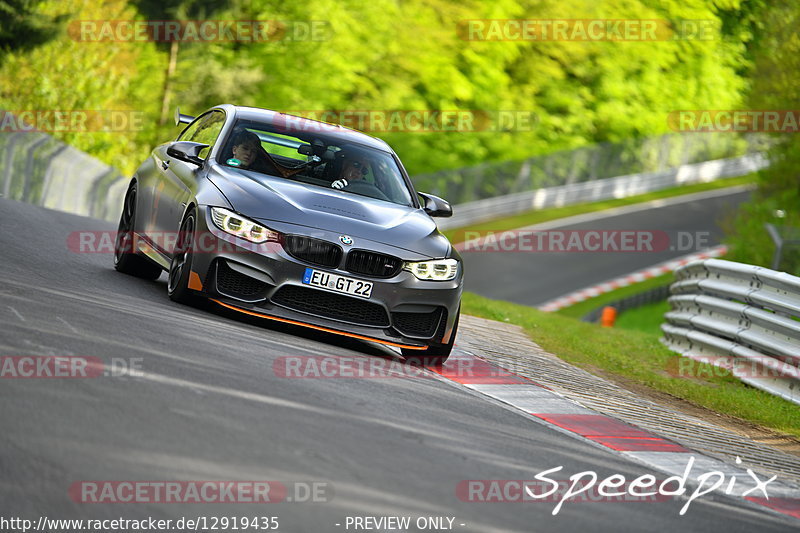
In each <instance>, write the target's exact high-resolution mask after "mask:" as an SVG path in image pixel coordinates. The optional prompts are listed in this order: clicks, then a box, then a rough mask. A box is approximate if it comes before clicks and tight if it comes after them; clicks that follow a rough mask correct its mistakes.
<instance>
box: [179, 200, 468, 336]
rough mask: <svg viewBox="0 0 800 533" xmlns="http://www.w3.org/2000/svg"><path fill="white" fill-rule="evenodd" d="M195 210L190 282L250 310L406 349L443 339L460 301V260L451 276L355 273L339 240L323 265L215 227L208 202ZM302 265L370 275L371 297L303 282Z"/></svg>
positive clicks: (299, 231) (302, 231)
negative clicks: (331, 263)
mask: <svg viewBox="0 0 800 533" xmlns="http://www.w3.org/2000/svg"><path fill="white" fill-rule="evenodd" d="M198 214H199V216H198V217H197V218H198V221H197V230H196V237H195V253H194V254H193V256H192V266H191V270H192V274H191V276H190V284H189V287H190V288H191V289H194V290H196V291H198V292H200V293H202V294H203V295H204V296H206V297H208V298H209V299H211V300H212V301H215V302H217V303H218V304H220V305H223V306H225V307H227V308H231V309H234V310H236V311H240V312H244V313H246V314H250V315H255V316H261V317H263V318H269V319H273V320H278V321H281V322H288V323H292V324H298V325H302V326H308V327H312V328H314V329H317V330H322V331H326V332H331V333H337V334H343V335H347V336H350V337H356V338H361V339H364V340H370V341H375V342H380V343H383V344H388V345H393V346H398V347H402V348H407V349H424V348H426V347H427V346H429V345H436V344H446V343H447V342H449V340H450V336H451V334H452V330H453V325H454V323H455V321H456V318H457V315H458V312H459V303H460V301H461V292H462V285H463V272H462V267H461V265H460V266H459V272H458V274H457V276H456V278H455V279H453V280H450V281H423V280H419V279H417V278H416V277H415V276H414V275H413V274H412V273H410V272H407V271H405V270H400V272H399V273H397V274H396V275H394V276H392V277H391V278H377V277H371V276H365V275H361V274H354V273H352V272H349V271H347V270H344V269H343V265H344V264H345V262H346V253H347V251H348V250H347V249H346V248H347V247H346V246H345V247H341V248H343V249H345V250H344V253H345V256H344V257H342V259H341V261H340V264H339V266H338V267H336V268H333V267H322V266H318V265H314V264H312V263H308V262H305V261H302V260H299V259H297V258H295V257H293V256H291V255H289V253H288V252H287V251H286V249H284V247H283V246H282V245H281V244H279V243H276V242H268V243H264V244H261V245H255V244H252V243H250V242H248V241H245V240H242V239H240V238H237V237H235V236H233V235H230V234H227V233H225V232H223V231H221V230H220V229H219V228H217V227H216V226H215V225H214V224H213V222H212V221H211V218H210V209H209V208H208V207H206V206H200V207H199V208H198ZM273 229H277V230H278V231H281V232H282V233H290V234H295V235H304V236H312V237H313V238H317V239H322V240H325V241H327V242H330V243H334V244H335V243H336V241H337V239H338V234H337V233H334V232H325V231H323V230H317V229H313V231H312V230H311V229H310V228H304V227H287V226H285V225H284V226H282V227H280V228H273ZM310 233H313V235H309V234H310ZM337 246H338V245H337ZM376 248H380V249H376V250H374V251H375V252H378V253H384V254H387V255H393V256H395V257H399V258H401V259H408V260H419V259H418V258H416V257H415V258H413V259H412V258H408V257H406V258H404V257H403V253H404V251H403V250H400V249H398V248H393V247H390V246H386V245H379V246H376ZM405 254H406V255H409V254H408V252H405ZM307 268H313V269H315V270H318V271H323V272H328V273H332V274H338V275H340V276H345V277H348V278H352V279H356V280H360V281H369V282H371V283H372V284H373V286H372V292H371V295H370V298H369V299H364V298H359V297H356V296H350V295H345V294H342V293H338V292H334V291H332V290H327V289H321V288H317V287H310V286H309V285H307V284H304V283H303V277H304V274H305V272H306V269H307Z"/></svg>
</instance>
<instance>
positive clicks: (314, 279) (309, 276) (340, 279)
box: [303, 268, 372, 298]
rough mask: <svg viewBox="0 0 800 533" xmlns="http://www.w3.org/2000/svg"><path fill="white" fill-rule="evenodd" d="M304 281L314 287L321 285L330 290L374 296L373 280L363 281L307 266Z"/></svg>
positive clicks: (366, 296) (360, 296)
mask: <svg viewBox="0 0 800 533" xmlns="http://www.w3.org/2000/svg"><path fill="white" fill-rule="evenodd" d="M303 283H305V284H306V285H311V286H312V287H320V288H322V289H328V290H329V291H334V292H341V293H343V294H352V295H353V296H358V297H359V298H369V297H370V296H372V282H371V281H361V280H358V279H353V278H346V277H344V276H340V275H338V274H331V273H330V272H322V271H320V270H314V269H313V268H307V269H306V272H305V274H303Z"/></svg>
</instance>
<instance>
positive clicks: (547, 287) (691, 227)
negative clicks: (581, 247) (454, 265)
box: [462, 191, 768, 306]
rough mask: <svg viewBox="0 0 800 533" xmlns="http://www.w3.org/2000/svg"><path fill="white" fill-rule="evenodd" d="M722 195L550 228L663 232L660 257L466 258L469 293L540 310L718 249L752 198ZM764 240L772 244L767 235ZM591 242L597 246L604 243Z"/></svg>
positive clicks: (489, 254) (496, 254)
mask: <svg viewBox="0 0 800 533" xmlns="http://www.w3.org/2000/svg"><path fill="white" fill-rule="evenodd" d="M712 194H714V193H712ZM717 194H722V195H715V196H713V197H710V198H708V197H705V198H701V199H694V200H692V201H688V202H683V201H681V202H680V203H672V202H675V201H677V200H678V199H671V200H669V201H667V202H664V203H666V204H667V205H663V206H660V207H658V206H653V207H650V208H648V209H644V210H637V211H634V212H628V213H624V214H618V215H614V216H605V215H604V214H602V213H599V214H597V215H596V218H593V219H592V220H589V221H584V222H579V223H570V224H564V225H560V224H557V223H556V224H554V225H548V229H554V230H597V231H601V230H604V231H607V232H612V231H625V230H638V231H653V232H658V233H654V234H656V235H660V236H666V237H668V238H669V246H667V247H664V249H662V250H659V251H652V252H651V251H646V250H647V247H646V246H643V247H642V248H641V249H642V250H645V251H635V252H621V251H613V250H611V251H583V252H580V251H571V252H560V251H552V252H551V251H545V252H541V251H536V252H525V251H516V252H502V251H498V252H495V251H486V252H462V256H463V258H464V268H465V278H466V281H465V289H466V290H468V291H471V292H474V293H477V294H479V295H481V296H485V297H487V298H493V299H497V300H505V301H509V302H514V303H518V304H523V305H530V306H538V305H541V304H543V303H545V302H547V301H549V300H553V299H555V298H559V297H561V296H564V295H566V294H569V293H571V292H573V291H577V290H580V289H583V288H585V287H590V286H592V285H595V284H598V283H602V282H604V281H608V280H611V279H614V278H617V277H620V276H625V275H627V274H629V273H631V272H635V271H637V270H640V269H644V268H648V267H650V266H653V265H656V264H658V263H661V262H663V261H667V260H670V259H674V258H677V257H681V256H685V255H687V254H690V253H694V252H697V251H700V250H701V249H703V248H707V247H711V246H715V245H717V244H719V243H720V239H721V238H722V236H723V227H724V225H725V224H727V223H728V221H729V220H730V218H731V217H732V215H733V214H734V213H735V211H736V209H737V208H738V206H739V204H741V203H742V202H744V201H745V200H747V198H749V195H750V193H749V192H748V191H740V192H736V193H734V194H726V193H725V191H719V192H717ZM661 232H663V233H661ZM565 238H566V237H565ZM764 238H765V239H766V238H768V237H767V234H766V231H765V233H764ZM534 242H535V241H534ZM543 242H547V241H543ZM588 242H589V243H590V245H592V246H594V245H596V244H597V242H599V241H588ZM659 242H661V241H660V238H659V237H656V238H654V240H653V243H654V245H653V248H654V249H658V248H659V247H658V245H657V243H659ZM698 244H699V246H698ZM523 245H524V242H523ZM565 246H566V241H565ZM671 248H672V249H671ZM486 249H487V250H492V248H491V247H487V248H486ZM553 249H555V250H558V247H555V246H554V247H553ZM572 249H573V250H577V249H578V248H577V247H572Z"/></svg>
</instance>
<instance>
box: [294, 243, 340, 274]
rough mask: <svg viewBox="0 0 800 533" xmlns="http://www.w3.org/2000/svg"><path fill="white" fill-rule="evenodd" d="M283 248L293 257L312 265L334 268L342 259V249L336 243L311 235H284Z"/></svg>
mask: <svg viewBox="0 0 800 533" xmlns="http://www.w3.org/2000/svg"><path fill="white" fill-rule="evenodd" d="M283 248H284V249H285V250H286V253H288V254H289V255H291V256H292V257H294V258H295V259H299V260H300V261H305V262H306V263H311V264H312V265H319V266H325V267H331V268H336V267H338V266H339V263H341V261H342V249H341V248H340V247H339V246H338V245H336V244H333V243H330V242H328V241H323V240H320V239H312V238H311V237H303V236H301V235H286V236H285V238H284V241H283Z"/></svg>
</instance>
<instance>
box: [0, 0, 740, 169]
mask: <svg viewBox="0 0 800 533" xmlns="http://www.w3.org/2000/svg"><path fill="white" fill-rule="evenodd" d="M740 4H741V5H740ZM6 5H9V6H11V8H10V9H17V11H18V12H19V13H18V14H19V15H20V16H19V17H17V18H15V19H14V20H28V21H33V20H34V18H35V19H36V20H38V21H39V22H37V24H45V23H51V22H53V21H58V20H60V18H65V19H66V20H63V21H62V22H61V30H60V31H59V32H50V33H51V35H50V37H51V40H49V42H45V43H44V44H41V43H39V42H38V41H36V42H37V44H38V45H37V46H34V47H32V48H31V47H27V46H26V47H20V46H9V45H6V46H4V47H3V55H2V57H0V62H1V64H0V80H2V81H1V82H0V107H1V108H5V109H9V110H23V109H27V110H49V109H101V110H136V111H137V112H141V113H142V114H143V116H144V119H143V120H142V125H141V129H139V130H137V131H130V132H129V131H125V132H122V133H121V134H117V133H113V134H112V133H103V132H92V133H76V132H59V133H57V135H58V136H60V137H62V138H64V139H66V140H67V141H68V142H70V143H72V144H74V145H76V146H78V147H79V148H82V149H84V150H86V151H88V152H90V153H93V154H95V155H96V156H97V157H99V158H100V159H102V160H104V161H107V162H109V163H113V164H116V165H117V166H118V167H120V168H121V169H122V170H123V171H124V172H126V173H127V172H131V171H132V170H133V168H134V166H135V163H136V162H137V161H139V160H141V159H142V158H143V157H144V156H145V155H146V153H147V152H148V150H149V149H150V147H151V146H152V145H153V144H154V143H157V142H161V141H163V140H166V139H168V138H170V137H172V136H173V135H174V134H175V128H174V127H173V126H172V125H171V124H170V123H169V121H168V120H167V117H168V113H166V111H167V110H168V111H169V112H170V114H171V111H172V110H173V109H174V107H175V106H176V105H180V107H181V109H183V110H185V111H186V112H189V113H192V112H197V111H200V110H202V109H204V108H206V107H208V106H210V105H214V104H217V103H220V102H234V103H239V104H244V105H253V106H259V107H267V108H273V109H280V110H289V111H292V110H294V111H321V110H338V111H344V110H472V111H485V112H487V113H489V116H492V115H491V113H494V112H497V111H502V110H506V111H508V110H511V111H515V110H516V111H523V112H530V113H535V116H536V117H537V120H536V122H535V123H534V124H533V126H532V127H525V126H524V127H523V128H522V129H523V130H526V131H515V129H517V128H514V127H512V128H511V131H480V132H469V133H463V132H425V133H422V132H404V131H388V132H376V134H377V135H379V136H381V137H383V138H385V139H386V140H387V141H388V142H389V143H390V144H391V145H392V146H393V147H395V149H396V150H397V151H398V153H399V154H400V155H401V157H402V158H403V160H404V162H405V163H406V165H407V167H408V168H409V171H410V172H411V173H412V174H416V173H422V172H431V171H435V170H439V169H444V168H454V167H460V166H465V165H472V164H477V163H481V162H486V161H501V160H509V159H522V158H524V157H529V156H532V155H536V154H541V153H547V152H552V151H555V150H560V149H565V148H572V147H576V146H582V145H587V144H591V143H595V142H603V141H619V140H625V139H629V138H633V137H641V136H649V135H654V134H659V133H664V132H668V131H670V130H669V127H668V123H667V115H668V113H669V112H670V111H673V110H676V109H722V108H734V107H736V106H739V105H741V104H742V102H743V101H744V98H745V95H746V92H747V89H748V85H749V82H748V78H747V74H748V73H749V71H750V68H751V67H750V63H751V61H752V59H751V57H750V54H749V51H748V48H747V45H748V43H749V42H750V40H751V39H752V35H753V32H752V29H751V28H752V26H753V24H754V21H753V20H752V17H751V16H750V12H751V11H752V9H750V8H748V5H749V4H747V3H746V2H740V1H739V0H710V1H709V0H667V1H664V0H608V1H604V2H596V1H595V0H559V1H553V0H497V1H493V2H483V1H481V0H460V1H453V0H403V1H401V0H373V1H372V2H362V1H361V0H311V1H308V2H285V1H281V0H229V1H227V2H220V1H216V2H211V1H208V0H182V1H174V2H163V1H161V2H156V1H154V0H138V1H127V2H126V1H122V0H110V1H105V2H97V1H95V0H43V1H40V2H30V1H25V0H20V1H18V2H11V3H7V4H6ZM15 5H16V7H15ZM743 14H744V15H747V16H746V17H742V16H740V15H743ZM12 18H13V17H10V18H9V20H11V19H12ZM487 18H491V19H515V18H526V19H578V18H582V19H589V18H609V19H663V20H667V21H670V22H672V23H677V21H680V20H707V21H711V22H712V23H713V27H714V28H715V29H714V31H713V34H712V35H711V36H710V38H708V39H694V40H692V39H690V40H664V41H655V42H653V41H646V42H641V41H639V42H637V41H632V42H620V41H598V42H582V41H579V42H569V41H547V42H542V41H531V40H520V41H471V40H464V39H463V38H462V37H463V35H462V34H460V33H459V31H458V28H459V23H460V22H461V21H464V20H471V19H487ZM130 19H138V20H173V19H190V20H197V19H213V20H281V21H306V22H308V21H318V22H321V23H324V25H325V26H324V28H325V31H324V32H322V34H321V35H322V37H321V38H320V39H318V40H302V39H301V40H293V39H291V38H290V37H291V34H290V33H289V34H287V36H285V37H286V38H276V39H275V40H271V41H270V42H259V43H246V42H179V43H176V44H170V43H163V42H160V43H159V42H149V41H133V42H131V41H111V42H84V41H81V40H76V38H75V31H74V30H75V25H76V24H77V22H76V21H86V20H90V21H92V20H94V21H97V20H130ZM31 24H33V22H31ZM0 29H3V28H2V27H0ZM30 36H31V38H32V39H33V38H34V35H33V34H30ZM276 37H280V35H278V36H276ZM20 39H21V38H19V39H18V41H19V40H20ZM171 60H173V65H172V68H171V67H170V62H171Z"/></svg>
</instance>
